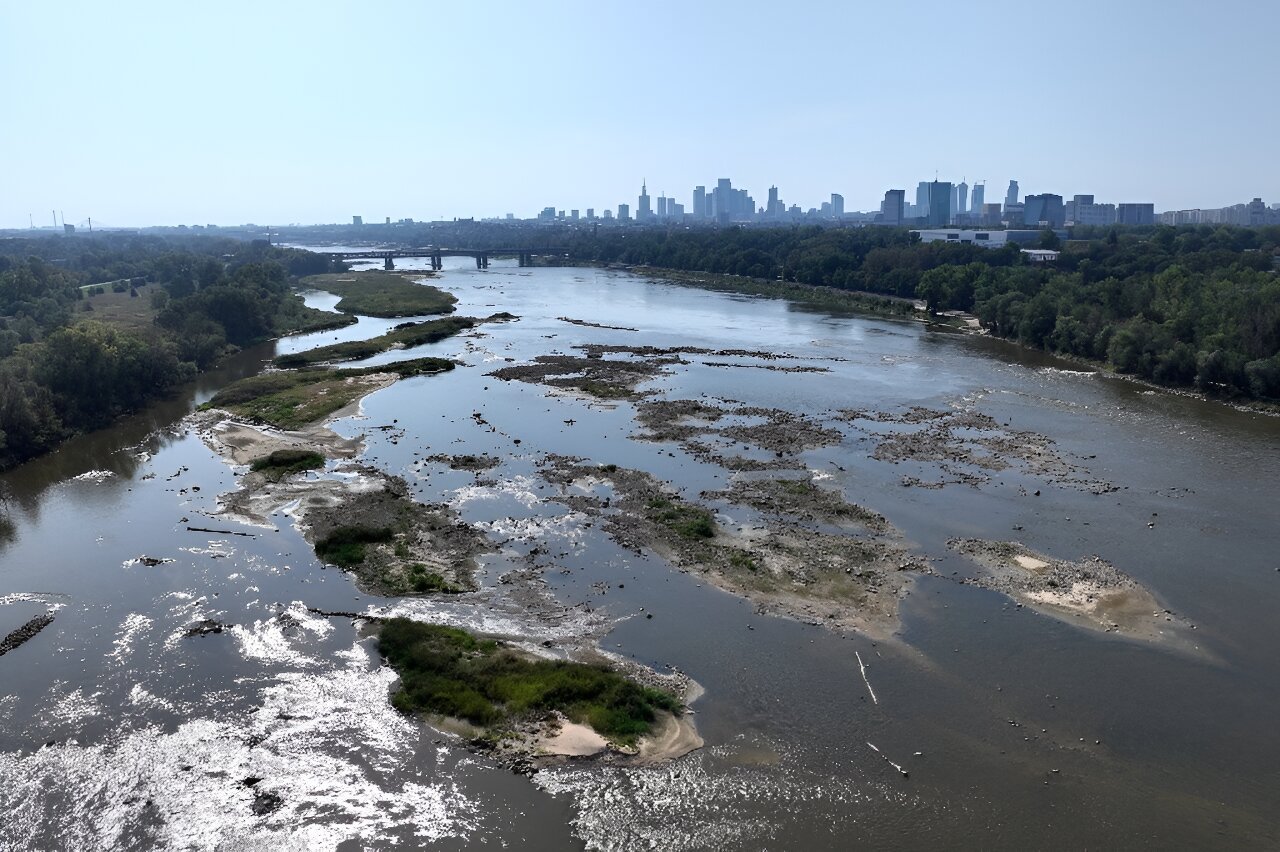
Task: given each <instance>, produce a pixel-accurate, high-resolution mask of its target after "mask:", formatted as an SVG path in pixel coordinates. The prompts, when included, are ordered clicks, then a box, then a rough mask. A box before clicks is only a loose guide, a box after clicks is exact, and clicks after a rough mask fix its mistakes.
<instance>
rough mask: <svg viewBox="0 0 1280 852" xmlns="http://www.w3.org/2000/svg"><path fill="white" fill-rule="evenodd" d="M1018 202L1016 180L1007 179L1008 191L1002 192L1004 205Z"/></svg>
mask: <svg viewBox="0 0 1280 852" xmlns="http://www.w3.org/2000/svg"><path fill="white" fill-rule="evenodd" d="M1017 203H1018V182H1017V181H1016V180H1011V181H1009V191H1008V192H1006V193H1005V194H1004V206H1005V207H1008V206H1009V205H1011V204H1017Z"/></svg>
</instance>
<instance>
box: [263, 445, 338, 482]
mask: <svg viewBox="0 0 1280 852" xmlns="http://www.w3.org/2000/svg"><path fill="white" fill-rule="evenodd" d="M322 467H324V456H322V455H321V454H320V453H317V452H316V451H315V450H276V451H275V452H273V453H271V454H270V455H267V456H263V457H262V458H260V459H256V460H255V461H254V462H253V463H252V464H251V465H249V469H250V470H252V471H255V472H257V473H261V474H262V475H263V476H265V477H266V478H267V479H268V480H270V481H271V482H279V481H280V480H281V479H283V478H285V477H286V476H289V475H290V474H293V473H300V472H301V471H304V470H316V469H317V468H322Z"/></svg>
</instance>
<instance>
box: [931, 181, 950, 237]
mask: <svg viewBox="0 0 1280 852" xmlns="http://www.w3.org/2000/svg"><path fill="white" fill-rule="evenodd" d="M949 224H951V182H950V181H945V180H935V181H933V182H932V183H930V184H929V227H931V228H938V227H943V226H945V225H949Z"/></svg>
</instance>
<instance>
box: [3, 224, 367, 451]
mask: <svg viewBox="0 0 1280 852" xmlns="http://www.w3.org/2000/svg"><path fill="white" fill-rule="evenodd" d="M326 267H327V262H326V260H325V258H323V257H321V256H319V255H314V254H310V253H308V252H301V251H296V250H291V249H281V248H276V247H273V246H270V245H268V244H267V243H265V242H259V243H242V242H237V241H232V240H216V239H208V238H182V239H175V238H160V237H144V236H137V235H128V236H126V235H117V236H102V237H61V236H59V237H45V238H40V239H22V238H18V239H4V240H0V470H3V469H6V468H9V467H12V466H13V465H15V464H19V463H21V462H23V461H25V460H27V459H29V458H32V457H34V456H36V455H39V454H41V453H43V452H46V451H48V450H49V449H51V448H52V447H54V446H56V445H57V444H58V443H59V442H61V441H63V440H64V439H66V438H67V437H68V436H70V435H72V434H75V433H77V432H81V431H84V430H88V429H93V428H97V427H99V426H102V425H104V424H105V423H107V422H109V421H110V420H111V419H112V418H114V417H116V416H118V415H120V414H123V413H126V412H129V411H133V410H136V409H137V408H139V407H140V406H142V405H143V404H145V403H146V402H147V401H149V400H152V399H155V398H156V397H158V396H160V395H163V394H165V393H166V392H168V391H169V390H170V389H172V388H173V387H175V386H176V385H178V384H180V383H182V382H185V381H187V380H189V379H190V378H191V377H192V376H194V375H195V373H196V372H198V371H200V370H203V369H206V368H208V367H209V366H211V365H212V364H213V363H214V362H215V361H216V360H217V359H218V358H219V357H220V356H222V355H223V354H225V353H226V352H228V351H231V350H232V349H234V348H235V347H238V346H244V345H247V344H250V343H255V342H258V341H260V340H264V339H267V338H269V337H273V336H276V335H279V334H283V333H286V332H289V331H296V330H303V329H308V328H320V327H324V326H326V325H332V324H333V323H334V321H335V318H334V315H333V314H327V313H321V312H319V311H311V309H309V308H307V307H305V305H303V303H302V301H301V299H300V298H298V297H297V296H296V295H294V294H293V293H292V292H291V290H290V282H291V280H292V278H293V277H295V276H299V275H308V274H312V273H315V272H323V271H325V270H326ZM338 321H339V322H344V321H347V318H345V317H342V318H339V319H338Z"/></svg>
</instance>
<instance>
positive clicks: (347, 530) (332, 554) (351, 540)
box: [316, 526, 395, 568]
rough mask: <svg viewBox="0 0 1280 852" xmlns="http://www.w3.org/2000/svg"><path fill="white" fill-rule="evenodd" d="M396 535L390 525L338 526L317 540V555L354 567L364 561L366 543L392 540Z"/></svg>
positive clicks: (334, 562) (341, 564) (344, 565)
mask: <svg viewBox="0 0 1280 852" xmlns="http://www.w3.org/2000/svg"><path fill="white" fill-rule="evenodd" d="M394 535H395V533H394V532H393V531H392V530H391V528H390V527H366V526H349V527H338V528H337V529H336V530H334V531H333V532H331V533H329V534H328V535H327V536H325V537H324V538H322V539H319V540H317V541H316V556H319V557H320V558H321V559H323V560H324V561H325V562H331V563H333V564H334V565H338V566H340V567H342V568H354V567H355V566H357V565H359V564H361V563H362V562H364V558H365V545H367V544H381V543H382V542H387V541H391V539H392V538H393V537H394Z"/></svg>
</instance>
